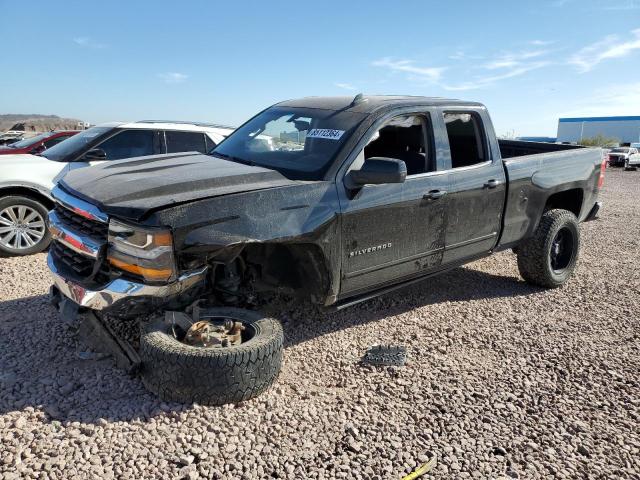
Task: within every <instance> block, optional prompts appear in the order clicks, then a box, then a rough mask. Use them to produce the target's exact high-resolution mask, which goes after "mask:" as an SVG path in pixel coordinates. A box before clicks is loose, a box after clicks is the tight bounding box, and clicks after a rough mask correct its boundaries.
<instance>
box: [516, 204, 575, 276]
mask: <svg viewBox="0 0 640 480" xmlns="http://www.w3.org/2000/svg"><path fill="white" fill-rule="evenodd" d="M579 252H580V229H579V227H578V220H577V218H576V216H575V215H574V214H573V213H571V212H569V211H568V210H562V209H555V210H549V211H548V212H545V213H544V215H543V216H542V219H541V220H540V223H539V224H538V227H537V228H536V231H535V232H534V234H533V236H532V237H531V238H529V239H527V240H525V241H524V242H523V243H522V245H520V248H519V250H518V270H519V271H520V275H522V278H524V279H525V281H527V282H528V283H531V284H533V285H538V286H540V287H545V288H557V287H560V286H562V285H564V284H565V283H566V282H567V280H569V277H571V274H572V273H573V271H574V270H575V268H576V264H577V262H578V254H579Z"/></svg>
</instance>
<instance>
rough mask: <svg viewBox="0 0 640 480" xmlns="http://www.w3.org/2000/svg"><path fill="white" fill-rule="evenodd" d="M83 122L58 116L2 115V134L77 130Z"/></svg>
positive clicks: (0, 121) (0, 123)
mask: <svg viewBox="0 0 640 480" xmlns="http://www.w3.org/2000/svg"><path fill="white" fill-rule="evenodd" d="M81 125H82V122H81V121H80V120H77V119H75V118H61V117H58V116H57V115H37V114H26V115H21V114H6V115H0V132H5V131H7V130H22V131H24V132H26V133H27V134H29V133H40V132H48V131H50V130H77V129H79V128H82V127H81Z"/></svg>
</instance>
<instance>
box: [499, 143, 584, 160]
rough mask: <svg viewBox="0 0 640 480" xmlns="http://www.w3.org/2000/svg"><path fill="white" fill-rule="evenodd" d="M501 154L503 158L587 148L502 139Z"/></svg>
mask: <svg viewBox="0 0 640 480" xmlns="http://www.w3.org/2000/svg"><path fill="white" fill-rule="evenodd" d="M498 144H499V145H500V154H501V155H502V158H503V159H504V158H513V157H522V156H524V155H536V154H538V153H550V152H561V151H564V150H575V149H579V148H585V147H583V146H581V145H567V144H564V143H546V142H525V141H522V140H500V139H498Z"/></svg>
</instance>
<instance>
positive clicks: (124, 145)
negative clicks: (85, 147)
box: [96, 130, 154, 160]
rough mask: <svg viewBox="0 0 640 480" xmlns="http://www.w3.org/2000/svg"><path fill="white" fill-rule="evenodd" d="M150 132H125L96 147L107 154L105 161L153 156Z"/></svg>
mask: <svg viewBox="0 0 640 480" xmlns="http://www.w3.org/2000/svg"><path fill="white" fill-rule="evenodd" d="M153 136H154V135H153V131H152V130H125V131H124V132H120V133H118V134H116V135H115V136H113V137H111V138H109V139H107V140H105V141H104V142H102V143H101V144H99V145H96V147H98V148H101V149H102V150H104V151H105V152H106V154H107V160H118V159H120V158H131V157H142V156H144V155H153Z"/></svg>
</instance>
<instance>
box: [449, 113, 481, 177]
mask: <svg viewBox="0 0 640 480" xmlns="http://www.w3.org/2000/svg"><path fill="white" fill-rule="evenodd" d="M444 121H445V124H446V125H447V136H448V137H449V148H450V150H451V168H460V167H468V166H470V165H475V164H478V163H483V162H485V161H486V160H487V158H488V157H487V155H486V150H485V142H484V135H483V134H482V123H481V121H480V118H479V117H478V115H477V114H475V113H472V112H446V113H445V114H444Z"/></svg>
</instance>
